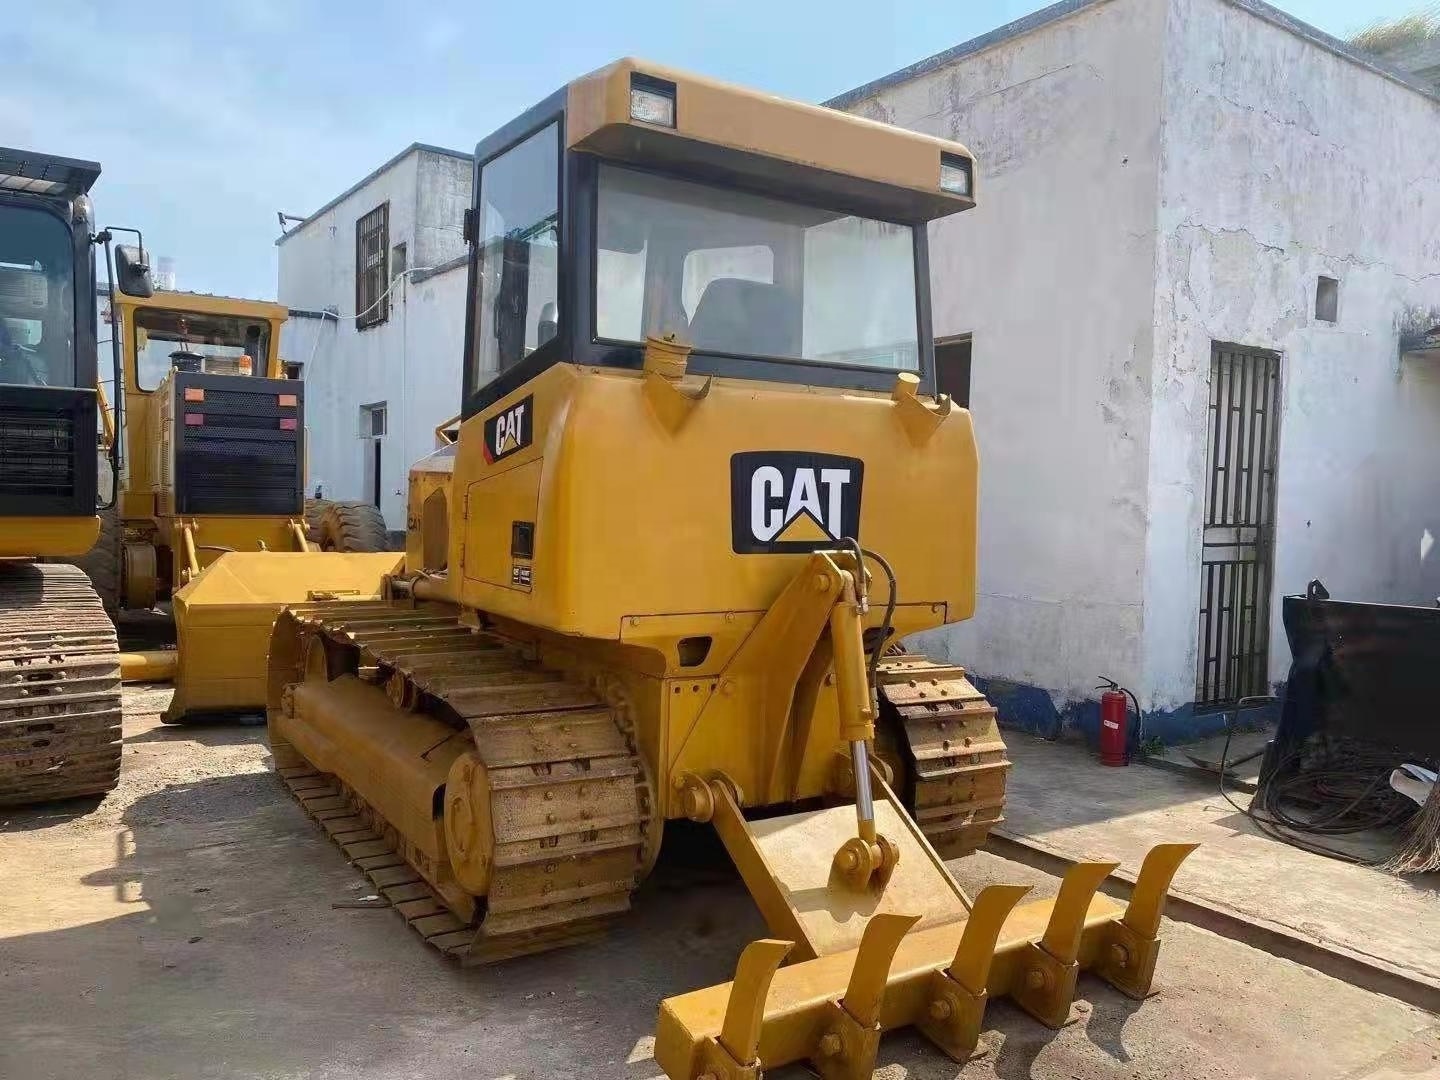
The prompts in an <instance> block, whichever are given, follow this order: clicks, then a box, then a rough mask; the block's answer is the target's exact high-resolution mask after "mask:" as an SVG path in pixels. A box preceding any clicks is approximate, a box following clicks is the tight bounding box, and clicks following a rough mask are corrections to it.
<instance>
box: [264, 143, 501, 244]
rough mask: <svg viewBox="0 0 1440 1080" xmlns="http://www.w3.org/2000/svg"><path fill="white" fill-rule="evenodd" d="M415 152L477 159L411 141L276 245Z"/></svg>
mask: <svg viewBox="0 0 1440 1080" xmlns="http://www.w3.org/2000/svg"><path fill="white" fill-rule="evenodd" d="M415 153H426V154H440V155H441V156H443V157H452V158H458V159H459V160H461V161H474V160H475V155H474V154H467V153H466V152H465V151H463V150H450V149H448V148H447V147H444V146H434V145H432V144H430V143H422V142H413V143H411V144H410V145H409V146H407V147H406V148H405V149H404V150H401V151H400V152H399V153H398V154H396V155H395V156H394V157H392V158H391V159H390V160H389V161H387V162H385V164H383V165H380V166H379V167H377V168H375V169H372V170H370V172H369V173H367V174H366V175H365V176H363V177H362V178H361V179H359V180H357V181H355V183H353V184H351V185H350V186H349V187H348V188H346V189H345V190H344V191H342V192H341V193H340V194H339V195H336V196H335V197H334V198H333V199H331V200H330V201H329V202H327V203H326V204H325V205H324V206H322V207H320V209H319V210H316V211H314V212H313V213H311V214H309V215H308V216H307V217H306V218H305V220H304V221H302V222H300V223H299V224H298V225H296V226H295V227H294V228H292V229H286V230H285V231H284V232H283V233H281V234H280V235H279V236H278V237H276V238H275V246H276V247H279V246H280V245H281V244H283V243H284V242H285V241H286V240H288V239H289V238H290V237H292V236H294V235H295V234H296V233H297V232H299V231H300V230H301V229H303V228H305V227H306V226H307V225H310V224H313V223H314V222H315V221H316V219H318V218H321V217H324V216H325V215H326V214H328V213H329V212H330V211H331V210H334V209H335V207H337V206H339V205H340V204H341V203H342V202H344V201H345V200H346V199H348V198H349V197H350V196H351V195H354V194H355V193H356V192H357V191H359V190H360V189H361V188H363V187H364V186H365V185H366V184H368V183H370V181H372V180H374V179H375V178H376V177H377V176H379V175H380V174H381V173H383V172H388V171H389V170H391V169H393V168H394V167H395V166H396V165H399V164H400V162H402V161H404V160H405V159H406V158H407V157H409V156H410V155H411V154H415Z"/></svg>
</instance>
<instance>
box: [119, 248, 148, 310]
mask: <svg viewBox="0 0 1440 1080" xmlns="http://www.w3.org/2000/svg"><path fill="white" fill-rule="evenodd" d="M115 287H116V288H117V289H119V290H120V291H121V292H123V293H124V294H125V295H126V296H138V297H140V298H141V299H144V298H145V297H148V296H153V295H154V293H155V286H154V285H153V284H152V283H151V281H150V263H149V260H148V259H147V258H146V255H145V249H144V248H137V247H130V246H128V245H126V244H121V245H119V246H118V247H117V248H116V249H115Z"/></svg>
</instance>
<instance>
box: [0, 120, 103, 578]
mask: <svg viewBox="0 0 1440 1080" xmlns="http://www.w3.org/2000/svg"><path fill="white" fill-rule="evenodd" d="M99 175H100V166H99V165H97V164H95V163H94V162H90V161H78V160H75V159H71V158H60V157H53V156H50V155H45V154H37V153H33V152H31V151H24V150H10V149H4V148H0V460H3V461H4V462H5V466H4V468H3V469H0V520H3V527H0V537H3V539H0V556H25V555H51V556H67V555H68V556H73V555H79V554H83V553H84V552H85V551H87V550H89V548H90V545H91V544H92V543H94V540H95V536H96V534H97V532H98V528H99V526H98V522H97V520H96V517H95V507H96V497H97V442H98V433H97V404H96V390H95V377H96V326H95V318H96V316H95V262H94V256H93V254H92V249H91V242H90V230H91V228H92V227H93V222H92V220H91V218H92V211H91V208H90V199H89V195H88V192H89V190H90V188H91V186H92V185H93V184H94V183H95V181H96V179H97V178H98V177H99Z"/></svg>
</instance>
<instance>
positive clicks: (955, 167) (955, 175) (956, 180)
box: [940, 154, 975, 198]
mask: <svg viewBox="0 0 1440 1080" xmlns="http://www.w3.org/2000/svg"><path fill="white" fill-rule="evenodd" d="M974 168H975V165H974V162H972V161H971V160H970V159H969V158H967V157H961V156H960V155H959V154H941V155H940V190H941V191H948V192H949V193H950V194H951V195H964V196H965V197H966V198H969V197H970V196H971V195H972V194H974V192H973V191H972V190H971V189H972V187H973V186H974Z"/></svg>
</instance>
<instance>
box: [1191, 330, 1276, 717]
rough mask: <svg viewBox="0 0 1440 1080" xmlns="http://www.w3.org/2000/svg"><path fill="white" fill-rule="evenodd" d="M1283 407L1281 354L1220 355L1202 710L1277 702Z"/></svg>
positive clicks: (1216, 353) (1209, 492)
mask: <svg viewBox="0 0 1440 1080" xmlns="http://www.w3.org/2000/svg"><path fill="white" fill-rule="evenodd" d="M1279 401H1280V356H1279V354H1277V353H1273V352H1268V351H1265V350H1263V349H1247V348H1244V347H1242V346H1238V345H1223V344H1220V343H1216V344H1214V345H1213V346H1212V347H1211V352H1210V412H1209V417H1208V419H1209V426H1210V432H1209V434H1210V438H1209V443H1210V448H1209V454H1208V457H1207V472H1206V477H1205V525H1204V530H1203V532H1202V534H1201V555H1200V650H1199V665H1198V671H1197V672H1196V687H1195V703H1196V704H1197V705H1201V706H1224V705H1227V704H1230V703H1232V702H1234V701H1236V700H1238V699H1239V698H1242V697H1246V696H1247V695H1251V694H1264V693H1267V692H1268V686H1267V682H1268V670H1267V668H1268V658H1269V655H1270V586H1271V582H1272V581H1273V580H1274V569H1275V568H1274V551H1275V544H1274V538H1275V462H1276V448H1277V445H1278V443H1279V438H1278V436H1279V420H1280V409H1279Z"/></svg>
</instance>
